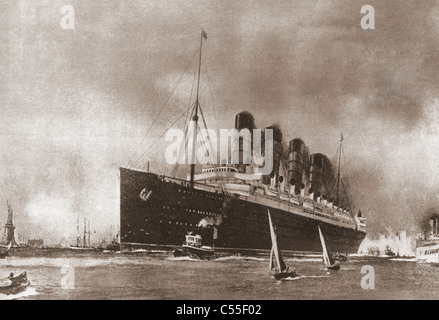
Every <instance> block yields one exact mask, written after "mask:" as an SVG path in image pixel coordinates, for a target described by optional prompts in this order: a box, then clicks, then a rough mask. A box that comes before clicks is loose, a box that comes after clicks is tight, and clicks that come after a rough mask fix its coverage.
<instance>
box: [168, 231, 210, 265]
mask: <svg viewBox="0 0 439 320" xmlns="http://www.w3.org/2000/svg"><path fill="white" fill-rule="evenodd" d="M187 256H189V257H191V258H194V259H200V260H209V259H212V258H213V257H214V256H215V250H214V249H213V248H212V247H207V246H202V238H201V236H200V235H199V234H196V235H193V234H187V235H186V239H185V242H184V243H183V245H182V246H181V248H178V249H175V250H174V257H187Z"/></svg>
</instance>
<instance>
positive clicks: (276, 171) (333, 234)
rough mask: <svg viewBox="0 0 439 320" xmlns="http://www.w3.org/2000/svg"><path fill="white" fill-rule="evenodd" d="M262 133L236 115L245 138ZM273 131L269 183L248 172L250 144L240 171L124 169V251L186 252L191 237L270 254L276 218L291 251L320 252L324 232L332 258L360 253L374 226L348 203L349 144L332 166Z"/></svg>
mask: <svg viewBox="0 0 439 320" xmlns="http://www.w3.org/2000/svg"><path fill="white" fill-rule="evenodd" d="M206 38H207V35H206V33H205V32H204V31H202V33H201V44H200V47H199V49H198V51H199V61H198V72H197V73H198V76H197V78H198V81H197V89H196V98H195V102H194V103H193V104H192V105H190V109H189V110H191V114H190V120H192V123H195V125H194V130H193V132H192V134H193V136H195V137H196V135H197V128H198V129H199V128H200V127H199V124H200V123H204V124H205V123H206V122H205V119H204V116H203V112H202V110H201V104H200V101H199V96H198V92H199V84H200V66H201V49H202V44H203V39H206ZM198 51H197V52H198ZM200 117H202V120H203V122H201V121H199V118H200ZM255 128H256V126H255V119H254V117H253V116H252V114H251V113H249V112H247V111H243V112H241V113H239V114H237V115H236V118H235V129H236V130H237V131H240V130H242V129H249V130H250V131H251V130H253V129H255ZM267 129H271V130H273V131H272V133H273V144H272V145H273V153H272V159H273V170H272V172H271V174H268V175H261V174H256V173H255V167H257V166H256V165H255V164H254V161H252V162H251V164H244V163H245V162H244V161H242V160H243V153H244V151H245V150H244V147H243V142H242V137H239V138H238V139H240V140H239V142H238V146H239V149H238V150H235V151H237V152H239V160H240V162H239V163H238V164H219V165H215V164H212V165H204V166H202V168H201V172H196V171H197V170H196V168H199V167H200V166H199V165H197V166H196V165H195V164H191V165H190V173H189V174H188V176H187V178H186V179H181V178H177V177H174V176H165V175H158V174H156V173H152V172H150V170H149V167H148V169H146V170H140V169H134V168H130V167H126V168H120V235H121V247H122V250H133V249H140V248H173V247H174V246H179V245H181V244H182V242H183V241H184V239H185V236H186V235H187V234H194V235H200V236H201V237H202V241H203V245H207V246H214V247H215V249H216V250H218V249H224V250H232V251H235V250H254V249H266V250H269V249H271V240H270V239H271V238H270V230H269V228H268V227H267V226H268V225H269V224H268V217H267V210H270V212H271V215H272V220H273V223H275V225H276V226H277V233H278V242H279V246H281V247H282V248H283V250H286V251H300V252H303V251H306V252H320V251H321V244H320V237H319V232H318V226H320V228H321V230H322V232H323V233H324V234H325V238H326V244H327V247H328V250H331V252H338V253H355V252H357V250H358V247H359V245H360V243H361V241H362V240H363V238H364V237H365V235H366V225H365V218H364V217H362V216H361V212H360V211H359V213H358V214H353V211H352V210H351V208H350V203H349V201H348V198H347V196H343V194H345V193H343V192H342V191H345V190H346V188H345V183H344V182H343V179H341V177H340V160H341V158H340V156H341V154H342V140H343V138H341V139H340V144H339V146H338V149H337V154H336V157H335V161H333V162H331V161H330V160H329V159H328V157H327V156H325V155H323V154H321V153H314V154H310V152H309V148H308V147H307V146H306V145H305V143H304V142H303V140H301V139H298V138H296V139H293V140H291V141H289V143H288V144H286V143H285V142H284V141H283V135H282V130H281V129H280V127H279V125H277V124H276V125H272V126H269V127H267V128H265V130H264V131H266V130H267ZM186 132H187V131H186ZM193 136H192V137H193ZM196 141H197V139H196V138H195V139H187V140H186V145H187V144H190V143H193V150H195V143H196ZM262 143H264V141H262ZM285 145H286V147H284V146H285ZM232 152H234V151H232ZM252 160H253V159H252ZM229 163H230V162H229ZM337 163H338V170H337ZM198 171H199V170H198Z"/></svg>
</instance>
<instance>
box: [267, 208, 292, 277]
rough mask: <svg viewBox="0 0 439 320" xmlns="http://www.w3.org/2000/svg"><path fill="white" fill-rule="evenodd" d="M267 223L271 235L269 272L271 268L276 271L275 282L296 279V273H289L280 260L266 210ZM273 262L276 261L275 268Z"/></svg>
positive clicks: (272, 227)
mask: <svg viewBox="0 0 439 320" xmlns="http://www.w3.org/2000/svg"><path fill="white" fill-rule="evenodd" d="M268 221H269V223H270V235H271V243H272V247H271V253H270V270H273V268H275V269H276V272H275V274H274V278H275V279H276V280H282V279H286V278H295V277H297V274H296V271H292V272H290V271H289V268H288V267H287V266H286V265H285V262H284V261H283V259H282V255H281V252H280V250H279V247H278V245H277V235H276V230H275V227H274V225H273V222H272V221H271V215H270V210H268ZM273 255H274V259H273ZM274 261H276V266H275V262H274Z"/></svg>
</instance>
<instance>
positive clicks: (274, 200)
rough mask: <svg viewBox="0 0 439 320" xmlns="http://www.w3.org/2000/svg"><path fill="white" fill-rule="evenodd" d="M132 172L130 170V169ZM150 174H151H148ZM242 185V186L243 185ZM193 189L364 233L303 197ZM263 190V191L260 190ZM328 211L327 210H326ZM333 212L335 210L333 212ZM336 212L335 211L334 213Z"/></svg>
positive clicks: (185, 183) (202, 186) (215, 187)
mask: <svg viewBox="0 0 439 320" xmlns="http://www.w3.org/2000/svg"><path fill="white" fill-rule="evenodd" d="M131 170H132V169H131ZM150 174H152V173H150ZM157 176H158V178H159V179H161V180H162V181H165V182H171V183H175V184H179V185H183V186H189V185H190V183H189V181H187V180H184V179H179V178H174V177H169V176H165V175H157ZM243 185H244V184H243ZM194 188H195V189H197V190H201V191H206V192H212V193H216V194H225V195H228V196H231V197H235V198H238V199H242V200H244V201H249V202H253V203H257V204H261V205H265V206H268V207H272V208H277V209H280V210H283V211H286V212H291V213H294V214H297V215H300V216H303V217H306V218H311V219H314V220H320V221H322V222H325V223H329V224H332V225H336V226H339V227H342V228H350V229H353V230H358V231H362V232H364V233H366V227H365V226H364V225H363V226H362V225H358V226H357V224H356V222H355V220H354V218H353V217H349V216H345V215H342V214H338V215H337V214H334V215H332V214H328V213H325V212H319V210H318V209H319V208H318V207H317V206H315V204H310V203H309V202H306V201H304V200H305V198H304V197H298V200H299V205H297V204H295V203H292V202H291V201H289V199H285V200H283V199H281V198H280V196H277V197H276V196H268V195H265V194H261V193H259V192H253V193H252V194H251V195H250V194H248V195H244V194H243V192H239V193H235V192H231V191H228V190H227V189H224V188H222V187H221V185H220V184H217V185H212V184H205V183H199V182H196V181H194ZM261 190H263V189H261ZM303 204H307V208H305V207H304V205H303ZM328 209H329V208H328ZM320 210H321V209H320ZM333 211H335V210H333ZM335 212H336V211H335Z"/></svg>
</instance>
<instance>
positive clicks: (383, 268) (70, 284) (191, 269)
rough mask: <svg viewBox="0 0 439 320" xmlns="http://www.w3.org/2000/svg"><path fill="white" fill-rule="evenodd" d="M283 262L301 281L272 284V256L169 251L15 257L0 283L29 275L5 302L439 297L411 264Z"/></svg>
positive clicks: (436, 282) (1, 266)
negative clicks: (197, 256) (333, 267)
mask: <svg viewBox="0 0 439 320" xmlns="http://www.w3.org/2000/svg"><path fill="white" fill-rule="evenodd" d="M285 262H286V264H287V265H288V266H289V267H290V270H293V269H294V270H296V273H297V274H298V277H297V278H294V279H289V280H284V281H277V280H275V279H274V278H273V277H272V274H271V273H270V271H269V257H268V256H228V257H222V258H218V259H214V260H210V261H200V260H194V259H191V258H181V257H180V258H174V257H173V255H172V253H168V252H142V253H138V254H137V255H136V254H134V255H133V254H123V253H103V252H90V253H83V252H80V253H75V252H70V253H69V254H66V253H62V252H60V253H57V254H51V255H50V256H48V257H45V256H38V257H32V256H28V257H20V256H10V257H8V258H6V259H2V260H0V277H6V276H8V275H9V274H10V273H11V272H14V273H15V274H18V273H20V272H22V271H27V275H28V279H29V281H30V283H31V285H30V286H29V287H28V288H27V289H26V290H25V291H24V292H22V293H19V294H17V295H0V299H148V300H151V299H177V300H179V299H190V300H193V299H197V300H205V299H214V300H224V299H227V300H234V299H239V300H254V299H260V300H266V299H270V300H272V299H276V300H300V299H438V298H439V268H437V267H436V265H433V264H428V263H417V262H416V261H415V259H413V258H404V259H397V258H390V257H370V256H358V255H352V256H349V259H348V261H346V262H343V263H342V266H341V269H340V270H338V271H328V270H326V269H325V268H324V266H323V263H322V260H321V257H319V256H310V257H300V258H295V257H287V258H285ZM365 266H366V267H365ZM365 270H366V272H365ZM365 277H367V279H366V278H365Z"/></svg>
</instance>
